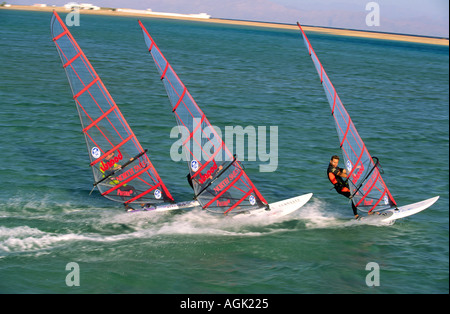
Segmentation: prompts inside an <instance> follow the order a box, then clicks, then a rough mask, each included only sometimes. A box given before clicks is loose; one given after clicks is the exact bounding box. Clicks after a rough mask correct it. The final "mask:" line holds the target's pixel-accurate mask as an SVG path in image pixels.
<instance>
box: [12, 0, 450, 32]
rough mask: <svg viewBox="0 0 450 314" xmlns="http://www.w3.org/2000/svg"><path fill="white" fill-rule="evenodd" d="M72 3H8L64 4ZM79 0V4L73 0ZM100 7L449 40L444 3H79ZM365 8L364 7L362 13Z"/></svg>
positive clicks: (17, 0) (27, 0)
mask: <svg viewBox="0 0 450 314" xmlns="http://www.w3.org/2000/svg"><path fill="white" fill-rule="evenodd" d="M70 1H71V0H9V1H6V2H7V3H10V4H23V5H30V4H34V3H46V4H47V5H58V6H61V5H64V4H65V3H68V2H70ZM75 2H77V1H75ZM80 2H87V3H92V4H94V5H97V6H100V7H112V8H132V9H152V10H153V11H157V12H172V13H184V14H189V13H203V12H204V13H207V14H209V15H211V17H213V18H227V19H242V20H251V21H264V22H278V23H288V24H295V23H296V22H297V21H299V22H300V23H302V24H303V25H313V26H325V27H338V28H351V29H361V30H369V31H378V32H391V33H403V34H413V35H426V36H437V37H446V38H448V37H449V22H448V21H449V13H448V12H449V1H448V0H426V1H424V0H376V1H370V0H337V1H333V0H83V1H80ZM366 7H367V9H366Z"/></svg>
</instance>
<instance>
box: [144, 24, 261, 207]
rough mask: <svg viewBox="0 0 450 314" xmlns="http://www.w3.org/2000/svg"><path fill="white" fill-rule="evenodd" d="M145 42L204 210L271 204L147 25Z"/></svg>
mask: <svg viewBox="0 0 450 314" xmlns="http://www.w3.org/2000/svg"><path fill="white" fill-rule="evenodd" d="M139 25H140V26H141V28H142V32H143V35H144V39H145V43H146V44H147V48H148V51H149V53H150V54H151V56H152V57H153V60H154V62H155V65H156V68H157V70H158V72H159V74H160V78H161V80H162V82H163V84H164V86H165V88H166V92H167V95H168V96H169V100H170V102H171V104H172V112H173V113H174V115H175V118H176V121H177V123H178V127H179V131H180V133H181V134H184V135H185V136H184V137H183V150H184V152H185V154H186V160H187V162H188V168H189V176H190V178H191V180H192V185H193V189H194V192H195V197H196V198H197V200H198V201H199V203H200V204H201V206H202V208H203V209H206V210H209V211H212V212H215V213H222V214H229V213H239V212H243V211H249V210H253V209H258V208H263V207H268V205H267V201H266V200H265V199H264V197H263V196H262V195H261V193H260V192H259V191H258V189H257V188H256V187H255V186H254V184H253V183H252V181H251V180H250V178H249V177H248V176H247V174H246V173H245V171H244V169H243V167H242V165H241V164H240V162H239V161H238V160H237V158H236V156H233V155H232V154H231V153H230V151H229V150H228V148H227V147H226V146H225V143H224V142H223V141H222V138H221V137H220V136H219V135H218V134H217V132H216V131H215V130H214V128H213V127H212V126H211V124H210V123H209V121H208V119H207V118H206V116H205V114H204V113H203V111H202V110H201V109H200V107H199V106H198V105H197V103H196V102H195V101H194V99H193V97H192V96H191V94H190V93H189V91H188V90H187V88H186V86H185V85H184V84H183V82H182V81H181V80H180V78H179V77H178V75H177V74H176V73H175V71H174V70H173V68H172V66H171V65H170V64H169V62H168V61H167V60H166V58H165V57H164V55H163V54H162V52H161V50H160V49H159V48H158V46H157V45H156V43H155V41H154V40H153V38H152V37H151V36H150V34H149V33H148V31H147V29H146V28H145V27H144V25H143V24H142V23H141V21H139Z"/></svg>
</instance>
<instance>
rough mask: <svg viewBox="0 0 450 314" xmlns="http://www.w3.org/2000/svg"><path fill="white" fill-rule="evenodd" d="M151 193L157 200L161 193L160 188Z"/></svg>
mask: <svg viewBox="0 0 450 314" xmlns="http://www.w3.org/2000/svg"><path fill="white" fill-rule="evenodd" d="M153 195H155V198H156V199H157V200H159V199H160V198H161V196H162V193H161V191H160V190H158V189H156V190H155V192H154V193H153Z"/></svg>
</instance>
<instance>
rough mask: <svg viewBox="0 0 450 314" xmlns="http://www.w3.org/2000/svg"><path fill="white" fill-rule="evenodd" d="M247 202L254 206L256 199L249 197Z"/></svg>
mask: <svg viewBox="0 0 450 314" xmlns="http://www.w3.org/2000/svg"><path fill="white" fill-rule="evenodd" d="M248 201H249V202H250V205H255V204H256V198H255V197H254V196H253V195H250V197H249V199H248Z"/></svg>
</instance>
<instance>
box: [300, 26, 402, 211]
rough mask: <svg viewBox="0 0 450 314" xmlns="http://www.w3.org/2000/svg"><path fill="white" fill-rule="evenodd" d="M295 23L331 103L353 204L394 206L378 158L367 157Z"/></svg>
mask: <svg viewBox="0 0 450 314" xmlns="http://www.w3.org/2000/svg"><path fill="white" fill-rule="evenodd" d="M297 24H298V27H299V28H300V30H301V32H302V35H303V41H304V43H305V45H306V48H307V49H308V53H309V55H310V56H311V59H312V60H313V63H314V66H315V67H316V70H317V73H318V74H319V77H320V82H321V83H322V86H323V89H324V90H325V94H326V96H327V99H328V102H329V104H330V108H331V113H332V115H333V118H334V122H335V125H336V130H337V133H338V136H339V143H340V147H341V149H342V153H343V157H344V162H345V167H346V169H347V174H348V182H349V186H350V190H351V193H352V195H353V198H352V201H353V203H354V204H355V205H356V207H358V209H360V210H363V211H379V210H383V209H387V208H391V207H395V206H396V203H395V201H394V198H393V197H392V195H391V193H390V192H389V190H388V188H387V187H386V184H385V183H384V181H383V178H382V177H381V174H380V166H379V162H378V159H377V158H376V157H373V158H372V157H371V156H370V154H369V151H368V150H367V148H366V145H365V144H364V142H363V140H362V139H361V137H360V136H359V134H358V132H357V131H356V128H355V125H354V124H353V122H352V120H351V119H350V116H349V114H348V112H347V110H346V109H345V107H344V105H343V104H342V102H341V99H340V98H339V96H338V94H337V92H336V90H335V88H334V86H333V84H332V83H331V81H330V79H329V78H328V75H327V73H326V72H325V70H324V68H323V66H322V64H321V63H320V61H319V58H318V57H317V55H316V53H315V52H314V49H313V48H312V46H311V44H310V42H309V40H308V37H307V36H306V34H305V32H304V31H303V29H302V27H301V26H300V24H299V23H297Z"/></svg>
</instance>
